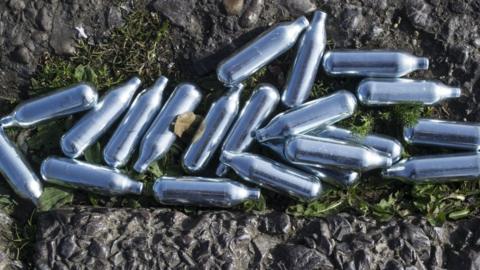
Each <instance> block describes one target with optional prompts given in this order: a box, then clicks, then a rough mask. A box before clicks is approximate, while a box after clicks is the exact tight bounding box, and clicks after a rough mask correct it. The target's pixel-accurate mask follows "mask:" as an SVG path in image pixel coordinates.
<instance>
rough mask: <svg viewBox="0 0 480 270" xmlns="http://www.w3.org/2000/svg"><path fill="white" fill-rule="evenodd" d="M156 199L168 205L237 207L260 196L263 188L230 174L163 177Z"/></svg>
mask: <svg viewBox="0 0 480 270" xmlns="http://www.w3.org/2000/svg"><path fill="white" fill-rule="evenodd" d="M153 194H154V197H155V199H156V200H157V201H158V202H159V203H161V204H166V205H194V206H207V207H233V206H236V205H238V204H240V203H242V202H244V201H246V200H255V201H256V200H258V199H259V198H260V190H259V189H258V188H249V187H247V186H244V185H242V184H240V183H238V182H235V181H232V180H230V179H227V178H203V177H191V176H187V177H179V178H175V177H168V176H164V177H160V178H159V179H157V180H156V181H155V184H154V185H153Z"/></svg>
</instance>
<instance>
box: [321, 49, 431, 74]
mask: <svg viewBox="0 0 480 270" xmlns="http://www.w3.org/2000/svg"><path fill="white" fill-rule="evenodd" d="M428 62H429V61H428V58H425V57H417V56H413V55H412V54H410V53H407V52H402V51H396V50H370V51H368V50H333V51H328V52H326V53H325V55H324V56H323V63H322V64H323V69H324V70H325V72H326V73H327V74H329V75H332V76H359V77H387V78H388V77H402V76H404V75H407V74H408V73H410V72H412V71H415V70H426V69H428Z"/></svg>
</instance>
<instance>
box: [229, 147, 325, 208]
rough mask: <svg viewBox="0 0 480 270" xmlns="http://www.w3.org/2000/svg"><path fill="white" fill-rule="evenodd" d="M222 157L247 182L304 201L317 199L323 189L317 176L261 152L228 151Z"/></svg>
mask: <svg viewBox="0 0 480 270" xmlns="http://www.w3.org/2000/svg"><path fill="white" fill-rule="evenodd" d="M220 160H221V162H223V163H224V164H225V165H227V166H229V167H230V168H231V169H232V170H234V171H235V172H236V173H237V174H238V175H239V176H240V177H242V178H243V179H244V180H245V181H248V182H251V183H253V184H256V185H260V186H262V187H265V188H268V189H271V190H273V191H275V192H279V193H283V194H286V195H289V196H292V197H294V198H297V199H300V200H302V201H310V200H314V199H317V198H319V197H320V196H321V194H322V192H323V187H322V184H321V183H320V180H318V179H317V178H316V177H315V176H312V175H309V174H308V173H305V172H303V171H301V170H298V169H295V168H292V167H289V166H287V165H284V164H281V163H278V162H276V161H273V160H270V159H267V158H264V157H261V156H258V155H254V154H250V153H233V152H229V151H225V152H223V155H222V156H221V158H220Z"/></svg>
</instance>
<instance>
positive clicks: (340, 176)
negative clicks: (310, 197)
mask: <svg viewBox="0 0 480 270" xmlns="http://www.w3.org/2000/svg"><path fill="white" fill-rule="evenodd" d="M284 143H285V142H284V140H279V139H276V140H270V141H266V142H263V143H262V145H264V146H266V147H268V148H269V149H270V150H272V151H273V152H274V153H275V154H276V155H277V156H279V157H280V158H282V159H283V160H285V161H287V162H288V160H287V159H286V158H285V155H284ZM289 165H292V166H294V167H296V168H299V169H301V170H303V171H305V172H308V173H310V174H312V175H315V176H316V177H317V178H319V179H320V180H322V181H323V182H325V183H328V184H330V185H333V186H336V187H339V188H348V187H351V186H353V185H355V184H356V183H358V181H359V180H360V173H358V172H356V171H352V170H345V169H343V170H339V169H335V168H329V167H320V166H319V165H317V166H315V167H314V166H309V165H304V164H293V163H290V164H289Z"/></svg>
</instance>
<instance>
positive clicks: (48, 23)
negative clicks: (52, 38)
mask: <svg viewBox="0 0 480 270" xmlns="http://www.w3.org/2000/svg"><path fill="white" fill-rule="evenodd" d="M52 22H53V19H52V15H51V14H50V12H49V11H48V10H47V9H46V8H42V9H41V10H40V12H39V13H38V15H37V24H38V27H39V28H40V29H41V30H43V31H50V30H52Z"/></svg>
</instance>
